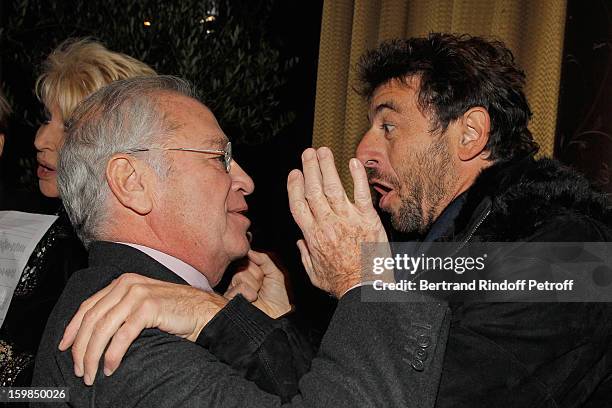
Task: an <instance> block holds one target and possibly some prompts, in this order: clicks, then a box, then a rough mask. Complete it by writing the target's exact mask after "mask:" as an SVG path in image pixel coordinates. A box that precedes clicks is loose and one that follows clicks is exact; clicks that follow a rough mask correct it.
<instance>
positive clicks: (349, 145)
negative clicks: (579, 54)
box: [313, 0, 566, 189]
mask: <svg viewBox="0 0 612 408" xmlns="http://www.w3.org/2000/svg"><path fill="white" fill-rule="evenodd" d="M565 10H566V0H537V1H533V0H325V3H324V5H323V21H322V27H321V44H320V51H319V66H318V77H317V95H316V104H315V122H314V135H313V144H314V146H329V147H331V148H332V149H333V151H334V154H335V156H336V165H337V166H338V170H339V172H340V175H341V177H342V179H343V181H344V183H345V186H346V187H347V188H348V189H350V188H351V187H352V183H351V182H350V180H351V179H350V173H349V170H348V160H349V159H350V158H351V157H353V156H354V154H355V148H356V147H357V144H358V143H359V140H360V138H361V135H363V133H364V131H365V130H366V129H367V118H366V112H367V109H366V105H365V103H364V102H363V100H362V99H361V97H359V96H358V95H357V94H356V93H355V92H354V91H353V86H354V85H355V72H354V70H353V67H354V65H355V63H356V62H357V60H358V58H359V56H360V55H361V54H362V53H363V52H364V51H366V50H368V49H370V48H374V47H376V45H377V44H378V43H380V42H381V41H383V40H386V39H389V38H395V37H412V36H423V35H426V34H427V33H428V32H432V31H443V32H452V33H469V34H472V35H479V36H485V37H493V38H497V39H501V40H502V41H504V42H505V43H506V45H508V47H509V48H510V49H511V50H512V52H513V53H514V55H515V57H516V59H517V61H518V63H519V64H520V65H521V67H522V68H523V69H524V70H525V73H526V75H527V85H526V93H527V97H528V98H529V101H530V104H531V109H532V111H533V118H532V121H531V126H530V129H531V131H532V132H533V134H534V136H535V138H536V140H537V141H538V143H539V144H540V147H541V155H546V156H552V152H553V143H554V133H555V126H556V121H557V100H558V94H559V79H560V77H561V57H562V51H563V34H564V27H565Z"/></svg>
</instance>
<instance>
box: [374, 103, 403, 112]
mask: <svg viewBox="0 0 612 408" xmlns="http://www.w3.org/2000/svg"><path fill="white" fill-rule="evenodd" d="M385 109H390V110H392V111H393V112H397V113H400V108H399V107H398V106H397V105H396V104H395V102H393V101H386V102H383V103H379V104H378V105H376V108H374V113H375V114H376V113H379V112H382V111H383V110H385Z"/></svg>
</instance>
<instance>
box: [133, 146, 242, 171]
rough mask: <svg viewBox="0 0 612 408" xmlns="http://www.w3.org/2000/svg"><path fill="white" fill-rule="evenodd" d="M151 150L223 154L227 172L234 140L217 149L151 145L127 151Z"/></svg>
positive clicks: (230, 164)
mask: <svg viewBox="0 0 612 408" xmlns="http://www.w3.org/2000/svg"><path fill="white" fill-rule="evenodd" d="M149 150H172V151H178V152H194V153H207V154H216V155H218V156H223V164H224V165H225V171H226V172H227V173H229V172H230V169H231V166H232V142H227V144H226V145H225V149H223V150H218V149H217V150H215V149H192V148H188V147H149V148H142V149H140V148H136V149H129V150H128V151H127V152H126V153H139V152H148V151H149Z"/></svg>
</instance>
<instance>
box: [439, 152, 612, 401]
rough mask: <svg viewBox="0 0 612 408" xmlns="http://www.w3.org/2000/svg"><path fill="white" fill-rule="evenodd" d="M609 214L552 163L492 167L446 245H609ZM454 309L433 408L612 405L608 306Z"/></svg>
mask: <svg viewBox="0 0 612 408" xmlns="http://www.w3.org/2000/svg"><path fill="white" fill-rule="evenodd" d="M607 205H608V203H607V201H606V197H605V196H604V195H602V194H599V193H597V192H595V191H593V190H592V189H591V187H590V186H589V184H588V182H587V181H586V180H585V179H584V178H582V177H581V176H579V175H578V174H576V173H575V172H574V171H572V170H570V169H568V168H566V167H563V166H562V165H560V164H559V163H558V162H556V161H553V160H548V159H542V160H534V159H533V158H532V157H527V158H524V159H522V160H517V161H513V162H503V163H496V164H494V165H492V166H491V167H489V168H488V169H486V170H484V171H483V172H482V174H481V175H480V176H479V177H478V178H477V180H476V181H475V183H474V184H473V186H472V187H471V188H470V189H469V190H468V192H467V193H466V197H465V202H464V204H463V206H462V208H461V211H460V212H459V214H458V216H457V217H456V218H455V221H454V225H453V226H452V228H451V229H450V231H449V233H448V234H447V236H445V237H444V238H442V241H452V242H459V243H464V244H465V243H467V242H516V241H520V242H594V241H612V239H611V238H612V233H611V232H610V224H611V220H612V217H611V215H610V214H611V212H610V209H609V208H608V207H607ZM610 290H612V284H611V285H610ZM451 308H452V310H453V318H452V322H451V328H450V332H449V339H448V344H447V349H446V354H445V359H444V368H443V374H442V380H441V385H440V391H439V394H438V401H437V406H439V407H586V406H588V407H599V406H607V405H606V404H609V403H610V400H612V395H611V393H610V390H612V375H611V372H612V371H611V370H612V303H560V302H557V303H457V304H452V305H451Z"/></svg>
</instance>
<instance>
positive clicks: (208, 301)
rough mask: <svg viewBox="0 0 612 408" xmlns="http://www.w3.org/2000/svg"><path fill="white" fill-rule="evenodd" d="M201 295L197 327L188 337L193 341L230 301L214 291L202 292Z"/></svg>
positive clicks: (198, 305) (196, 311)
mask: <svg viewBox="0 0 612 408" xmlns="http://www.w3.org/2000/svg"><path fill="white" fill-rule="evenodd" d="M201 296H202V298H201V299H199V300H198V303H197V308H196V309H195V317H196V323H195V327H194V330H193V332H192V334H191V335H190V336H189V337H188V339H189V340H191V341H195V340H196V339H197V338H198V336H199V335H200V333H201V332H202V329H203V328H204V326H206V325H207V324H208V322H210V321H211V320H212V319H213V317H215V316H216V315H217V313H219V312H220V311H221V309H223V308H224V307H225V305H226V304H227V303H228V302H229V301H228V300H227V299H226V298H224V297H223V296H221V295H219V294H217V293H214V292H202V295H201Z"/></svg>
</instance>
